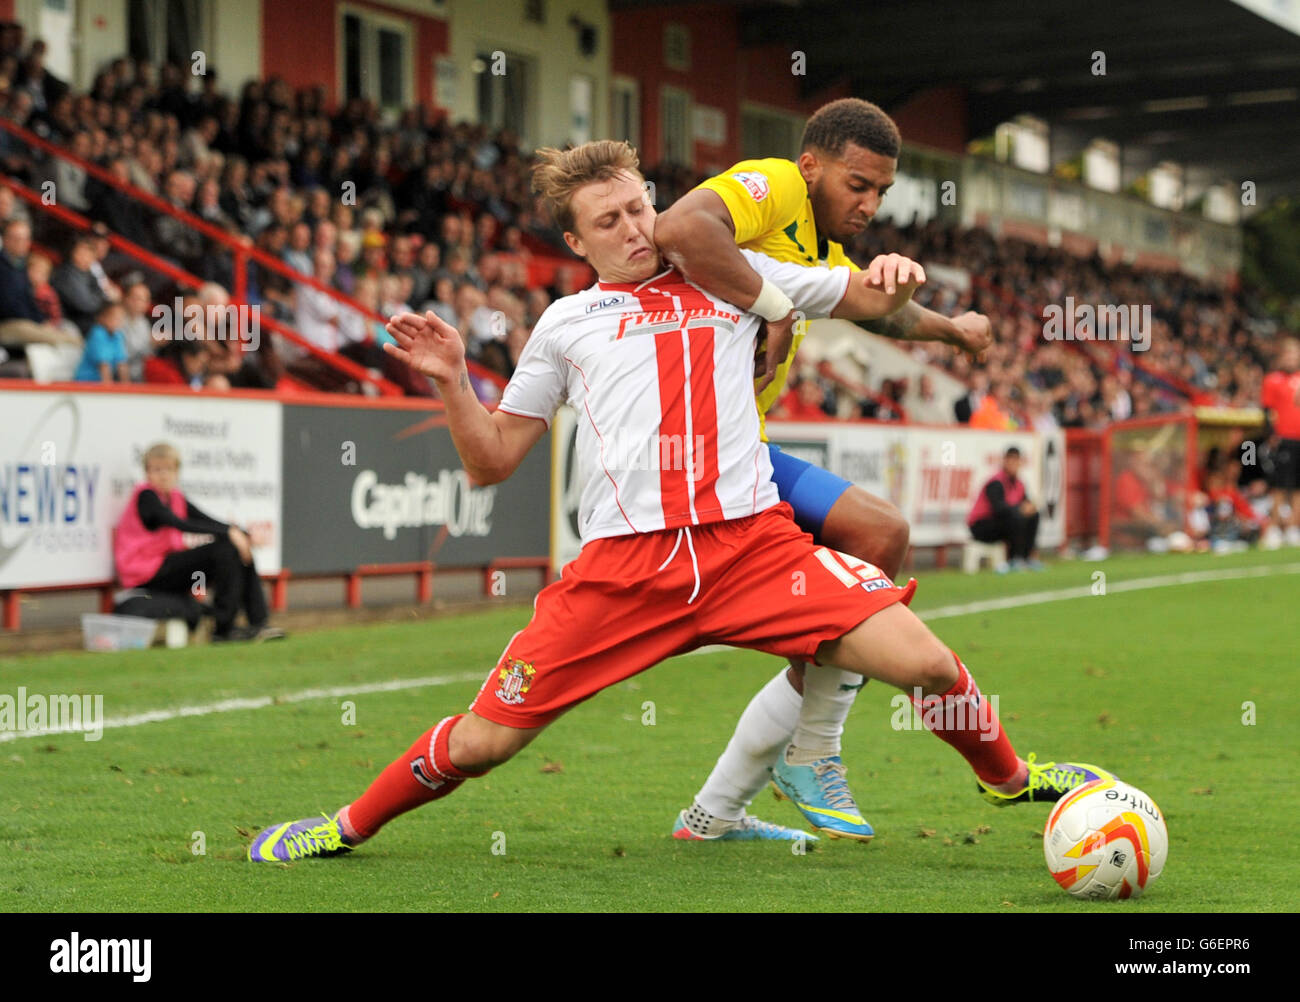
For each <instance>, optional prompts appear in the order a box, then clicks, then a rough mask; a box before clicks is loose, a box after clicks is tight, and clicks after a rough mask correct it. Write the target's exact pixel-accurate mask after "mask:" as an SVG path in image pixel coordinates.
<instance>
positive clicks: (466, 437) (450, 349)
mask: <svg viewBox="0 0 1300 1002" xmlns="http://www.w3.org/2000/svg"><path fill="white" fill-rule="evenodd" d="M387 329H388V333H390V334H391V335H393V338H394V340H396V341H397V344H395V345H392V344H385V345H384V351H386V352H388V354H390V355H392V356H393V357H394V358H396V359H398V360H400V361H402V362H405V363H406V364H407V365H409V366H410V367H411V368H413V369H415V370H417V371H419V372H423V373H424V374H425V375H426V376H428V377H429V378H430V379H432V380H433V381H434V383H435V384H437V387H438V393H439V395H440V396H441V397H442V402H443V406H444V407H446V409H447V426H448V428H450V430H451V440H452V442H453V443H454V444H455V446H456V451H457V452H458V453H459V454H460V458H461V462H462V463H464V464H465V472H466V473H468V474H469V475H470V477H471V478H473V480H474V481H475V482H477V483H479V484H495V483H499V482H500V481H502V480H505V479H506V478H507V477H508V476H510V474H512V473H514V472H515V470H516V469H518V467H519V464H520V463H521V462H522V461H523V458H524V456H525V455H527V453H528V450H529V449H531V448H532V447H533V446H534V445H536V444H537V440H538V439H539V438H541V437H542V433H543V432H544V431H546V425H545V423H544V422H542V421H538V420H536V419H535V418H526V417H520V416H519V415H517V414H507V413H506V412H504V411H489V410H488V409H487V408H486V407H484V406H483V404H482V403H481V402H480V401H479V399H478V397H477V396H475V395H474V390H473V388H472V387H471V386H470V383H469V369H468V368H467V367H466V365H465V343H464V342H463V341H462V340H461V337H460V334H459V332H457V330H456V328H454V327H452V326H451V325H450V324H448V323H446V322H445V321H444V320H442V319H441V318H440V317H439V316H438V315H437V314H436V313H434V312H433V311H432V310H430V311H429V312H427V313H425V314H424V316H420V315H419V314H417V313H400V314H398V315H397V316H394V317H392V318H391V319H390V320H389V321H388V325H387Z"/></svg>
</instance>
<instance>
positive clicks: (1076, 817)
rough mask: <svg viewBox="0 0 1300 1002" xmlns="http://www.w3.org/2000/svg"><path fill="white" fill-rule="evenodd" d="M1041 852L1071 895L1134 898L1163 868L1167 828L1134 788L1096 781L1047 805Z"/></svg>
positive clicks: (1150, 802)
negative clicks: (1048, 810)
mask: <svg viewBox="0 0 1300 1002" xmlns="http://www.w3.org/2000/svg"><path fill="white" fill-rule="evenodd" d="M1043 854H1044V855H1045V856H1046V857H1047V869H1048V870H1049V871H1051V874H1052V877H1053V879H1055V880H1056V882H1057V883H1058V884H1060V885H1061V886H1062V887H1063V888H1065V889H1066V890H1067V891H1069V892H1070V894H1072V895H1074V896H1075V897H1076V898H1089V899H1093V900H1096V899H1101V900H1113V899H1115V898H1136V897H1140V896H1141V895H1142V893H1143V892H1144V891H1146V890H1147V889H1148V888H1149V887H1150V886H1151V884H1152V882H1153V881H1154V880H1155V879H1156V877H1158V876H1160V871H1161V870H1163V869H1164V866H1165V857H1166V856H1168V854H1169V830H1168V829H1167V828H1166V827H1165V819H1164V815H1163V814H1161V813H1160V808H1159V807H1157V806H1156V802H1155V801H1154V800H1152V799H1151V798H1150V797H1148V796H1147V795H1146V794H1145V793H1143V792H1142V791H1141V790H1139V789H1138V788H1137V787H1135V786H1130V785H1128V784H1127V783H1121V782H1119V781H1117V780H1114V779H1095V780H1093V781H1092V782H1091V783H1085V784H1083V785H1082V786H1080V787H1079V788H1078V789H1075V790H1071V791H1070V792H1069V793H1067V794H1066V795H1065V796H1064V797H1062V798H1061V799H1060V800H1059V801H1057V803H1056V806H1055V807H1053V808H1052V813H1051V814H1049V815H1048V817H1047V827H1046V828H1045V829H1044V830H1043Z"/></svg>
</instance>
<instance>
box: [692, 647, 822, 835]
mask: <svg viewBox="0 0 1300 1002" xmlns="http://www.w3.org/2000/svg"><path fill="white" fill-rule="evenodd" d="M787 667H788V666H787ZM787 667H782V669H781V670H780V671H779V672H778V673H777V675H776V677H775V678H774V679H772V680H771V681H770V682H768V683H767V685H765V686H763V688H762V689H760V690H759V691H758V693H757V695H755V696H754V698H753V699H751V700H750V701H749V705H748V706H747V707H745V712H744V713H742V714H741V715H740V720H739V721H738V722H737V724H736V731H735V733H734V734H732V735H731V740H730V741H728V742H727V748H726V750H725V751H724V752H723V753H722V755H721V756H719V758H718V762H717V764H716V765H715V766H714V767H713V771H712V772H711V773H709V778H708V779H706V780H705V781H704V786H703V787H702V788H701V789H700V792H699V793H698V794H697V795H696V797H695V802H696V803H697V804H699V805H700V806H701V807H702V808H704V809H705V810H706V811H708V812H709V813H710V814H712V815H713V816H714V817H715V818H723V819H725V820H727V821H739V820H740V819H741V818H742V817H744V815H745V807H746V806H747V805H748V804H749V802H750V801H751V800H753V799H754V797H755V796H756V795H757V794H758V792H759V791H760V790H762V789H763V786H764V784H765V783H767V780H768V777H769V776H770V774H771V769H772V763H773V762H775V761H776V757H777V755H778V754H780V752H781V749H783V748H784V747H785V746H786V745H787V744H788V743H789V741H790V736H791V734H793V733H794V725H795V721H796V720H798V718H799V705H800V703H801V702H802V700H801V699H800V697H799V693H797V692H795V690H794V686H792V685H791V684H790V680H789V679H788V678H787V677H786V671H787Z"/></svg>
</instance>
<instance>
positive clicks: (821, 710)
mask: <svg viewBox="0 0 1300 1002" xmlns="http://www.w3.org/2000/svg"><path fill="white" fill-rule="evenodd" d="M864 682H866V679H865V678H864V677H863V676H862V675H857V674H855V673H853V672H850V671H840V669H838V668H825V667H819V666H818V665H814V664H810V665H808V666H807V667H806V668H805V669H804V673H803V707H802V708H801V709H800V710H799V721H798V723H797V724H796V726H795V729H794V737H793V739H792V741H791V744H793V745H794V747H795V748H796V749H798V752H793V753H791V754H790V755H789V756H788V760H789V761H790V762H791V763H793V764H795V765H807V764H809V763H810V762H812V761H814V760H816V759H819V758H825V757H826V756H828V755H838V754H839V753H840V737H841V736H842V735H843V734H844V721H845V720H847V719H848V716H849V711H850V710H851V709H853V701H854V700H855V699H857V696H858V689H860V688H861V687H862V685H863V683H864ZM810 756H811V757H810Z"/></svg>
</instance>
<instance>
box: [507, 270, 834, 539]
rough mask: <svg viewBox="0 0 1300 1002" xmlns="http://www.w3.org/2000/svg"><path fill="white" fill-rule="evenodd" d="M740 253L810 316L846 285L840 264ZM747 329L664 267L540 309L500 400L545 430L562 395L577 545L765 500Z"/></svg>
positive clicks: (753, 322)
mask: <svg viewBox="0 0 1300 1002" xmlns="http://www.w3.org/2000/svg"><path fill="white" fill-rule="evenodd" d="M741 253H742V254H744V255H745V257H746V258H747V259H748V261H749V263H750V264H751V265H752V266H753V267H754V270H755V271H757V272H758V273H759V274H760V275H763V276H764V277H765V278H768V279H770V280H771V281H772V282H774V283H775V284H776V285H777V286H779V287H780V288H781V289H782V290H783V291H784V292H785V294H786V295H787V296H789V297H790V299H791V300H792V301H793V302H794V305H795V309H797V310H801V311H802V312H803V313H804V314H805V315H806V316H807V318H808V319H810V320H811V319H815V318H818V317H824V316H828V315H829V314H830V312H831V311H832V310H833V309H835V307H836V306H837V305H839V302H840V300H841V299H842V298H843V297H844V293H845V290H846V289H847V287H848V281H849V274H850V272H849V269H847V268H808V267H804V266H802V265H798V264H791V263H786V262H781V261H775V260H773V259H772V258H769V257H766V256H765V255H762V254H757V253H755V252H753V251H748V250H742V251H741ZM761 323H762V321H761V319H760V318H759V317H757V316H754V315H753V314H750V313H746V312H745V311H744V310H742V309H740V308H739V307H736V306H733V305H731V304H730V303H725V302H723V301H722V300H720V299H717V298H716V297H714V296H710V295H709V294H708V293H706V292H704V291H703V290H702V289H700V288H699V287H698V286H695V285H692V284H691V283H689V282H687V281H686V280H685V278H683V277H682V275H681V274H680V273H679V272H678V271H676V270H675V269H672V268H669V269H667V270H665V271H663V272H661V273H659V274H658V275H655V276H654V277H653V278H649V279H646V280H645V281H644V282H641V283H638V284H630V283H629V284H610V283H605V282H597V283H596V284H595V285H594V286H592V287H591V288H590V289H586V290H584V291H582V292H579V293H576V294H575V295H572V296H566V297H564V298H563V299H560V300H557V301H556V302H554V303H552V304H551V306H550V307H549V308H548V309H547V310H546V312H545V313H543V314H542V316H541V317H540V318H539V320H538V321H537V326H536V327H535V328H534V330H533V333H532V336H531V337H530V338H529V339H528V344H527V345H526V346H525V347H524V350H523V353H522V355H521V356H520V359H519V365H518V366H517V367H516V369H515V374H514V376H513V377H512V378H511V380H510V383H509V384H508V385H507V386H506V388H505V391H504V393H503V394H502V397H501V404H500V407H501V409H502V410H504V411H506V412H508V413H511V414H519V415H522V416H524V417H533V418H540V419H541V420H543V421H546V422H547V423H548V424H549V422H550V420H551V417H552V416H553V415H554V413H555V409H556V408H557V407H558V406H559V405H560V403H561V402H562V401H564V400H567V401H568V402H569V403H570V404H571V405H572V406H573V407H574V409H575V410H576V411H577V412H578V433H577V444H576V449H575V451H576V454H577V457H578V478H579V479H578V482H579V483H580V484H582V497H581V501H580V504H579V512H578V526H579V532H580V534H581V537H582V542H583V544H584V545H585V544H586V543H588V542H590V541H591V540H593V539H600V538H603V537H607V536H622V535H628V534H630V533H637V532H653V531H655V530H659V529H676V528H679V527H681V526H686V525H705V524H708V523H710V522H720V521H724V520H726V519H733V518H742V517H744V516H746V515H752V514H755V513H756V512H760V511H762V510H763V509H765V508H769V507H771V506H772V505H774V504H776V503H777V501H778V498H777V492H776V487H775V485H774V484H773V483H772V464H771V461H770V460H769V459H768V451H767V446H766V445H764V444H763V443H762V442H761V441H760V439H759V426H758V408H757V407H756V406H755V403H754V347H755V338H756V336H757V333H758V329H759V325H760V324H761Z"/></svg>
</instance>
